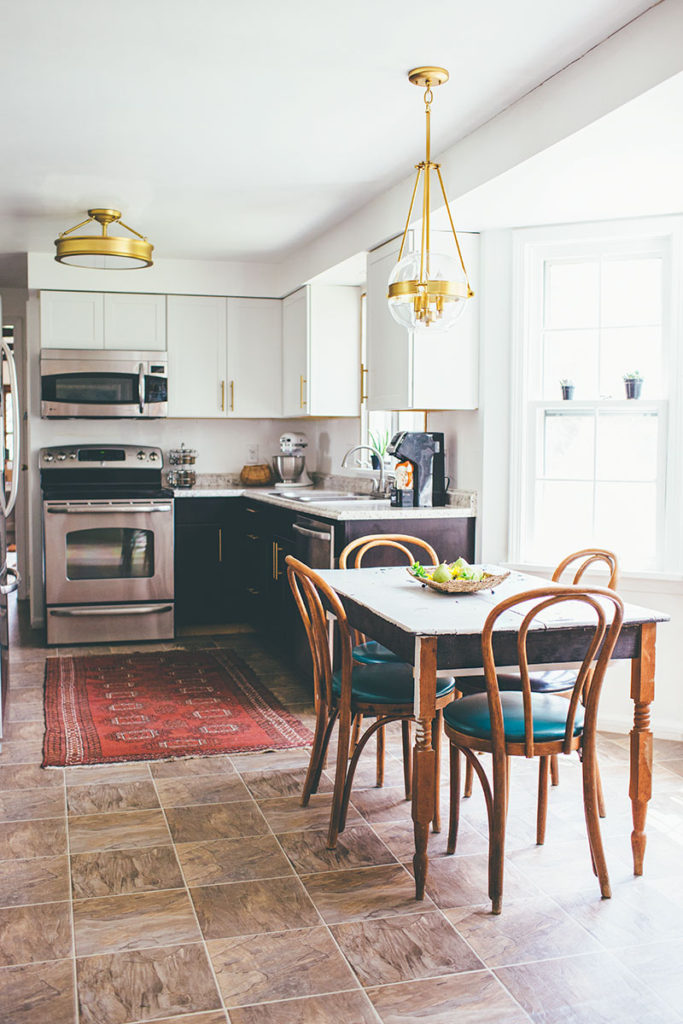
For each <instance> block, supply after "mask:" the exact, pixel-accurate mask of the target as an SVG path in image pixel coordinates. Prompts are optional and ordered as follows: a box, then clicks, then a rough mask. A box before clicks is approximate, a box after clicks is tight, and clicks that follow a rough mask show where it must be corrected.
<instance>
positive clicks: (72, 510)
mask: <svg viewBox="0 0 683 1024" xmlns="http://www.w3.org/2000/svg"><path fill="white" fill-rule="evenodd" d="M47 511H48V512H50V513H51V514H52V515H57V514H59V515H67V516H89V515H91V514H92V513H94V514H95V515H103V514H107V513H108V514H109V515H113V514H115V513H123V514H125V515H128V514H132V513H134V512H144V513H147V512H171V511H172V506H171V505H106V506H103V505H91V506H90V507H89V508H85V507H80V506H73V507H72V506H70V505H48V506H47Z"/></svg>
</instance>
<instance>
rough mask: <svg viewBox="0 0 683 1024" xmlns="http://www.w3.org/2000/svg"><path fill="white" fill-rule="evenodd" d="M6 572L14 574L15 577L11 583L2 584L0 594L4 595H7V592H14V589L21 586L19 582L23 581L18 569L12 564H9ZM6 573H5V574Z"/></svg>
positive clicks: (9, 574) (10, 574)
mask: <svg viewBox="0 0 683 1024" xmlns="http://www.w3.org/2000/svg"><path fill="white" fill-rule="evenodd" d="M5 573H6V574H7V575H8V576H14V579H13V580H12V582H11V583H3V584H2V585H0V594H2V596H3V597H6V596H7V594H13V593H14V591H15V590H17V588H18V587H19V584H20V583H21V576H20V575H19V573H18V572H17V570H16V569H14V568H13V567H12V566H11V565H8V566H7V567H6V568H5ZM5 573H3V575H5Z"/></svg>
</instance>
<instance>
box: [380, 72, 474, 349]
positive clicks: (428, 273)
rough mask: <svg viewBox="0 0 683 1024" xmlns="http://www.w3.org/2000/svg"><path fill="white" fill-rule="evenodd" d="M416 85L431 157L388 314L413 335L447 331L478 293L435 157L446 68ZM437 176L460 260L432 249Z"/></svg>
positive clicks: (416, 79) (420, 170)
mask: <svg viewBox="0 0 683 1024" xmlns="http://www.w3.org/2000/svg"><path fill="white" fill-rule="evenodd" d="M408 78H409V79H410V81H411V82H412V83H413V85H419V86H421V87H422V88H424V89H425V95H424V101H425V115H426V119H427V125H426V128H427V134H426V156H425V159H424V160H423V161H422V162H421V163H419V164H417V165H416V167H417V177H416V179H415V185H414V187H413V194H412V197H411V200H410V208H409V210H408V218H407V220H406V226H405V230H404V232H403V238H402V240H401V248H400V250H399V254H398V262H397V263H396V266H395V267H394V269H393V271H392V273H391V276H390V277H389V291H388V295H387V298H388V300H389V311H390V313H391V315H392V316H393V318H394V320H396V321H397V322H398V323H399V324H402V325H403V326H404V327H406V328H407V329H408V330H410V331H423V330H430V331H445V330H448V328H449V327H451V325H452V324H453V323H455V321H456V320H457V319H458V317H459V316H460V315H461V313H462V312H463V310H464V308H465V304H466V302H467V299H470V298H472V296H473V295H474V292H473V291H472V289H471V288H470V282H469V279H468V277H467V270H466V269H465V263H464V260H463V258H462V252H461V251H460V243H459V242H458V236H457V234H456V233H455V225H454V224H453V217H452V216H451V211H450V208H449V206H448V199H447V198H446V190H445V188H444V184H443V179H442V177H441V170H440V166H439V164H435V163H433V161H432V160H431V154H430V144H431V140H430V106H431V102H432V99H433V94H432V87H433V86H437V85H443V83H444V82H447V81H448V72H447V71H446V69H445V68H437V67H423V68H413V70H412V71H409V72H408ZM432 171H436V174H437V177H438V180H439V186H440V188H441V194H442V195H443V201H444V204H445V206H446V212H447V214H448V220H449V222H450V225H451V230H452V232H453V238H454V240H455V249H456V252H457V257H456V256H455V255H452V256H449V255H446V254H444V253H435V252H432V249H431V238H430V223H429V220H430V199H431V196H430V175H431V172H432ZM420 179H422V230H421V232H420V240H419V247H418V248H416V249H415V250H414V251H413V252H410V253H408V255H407V256H404V255H403V252H404V249H405V244H406V238H407V235H408V228H409V226H410V218H411V216H412V214H413V207H414V206H415V197H416V196H417V191H418V187H419V185H420Z"/></svg>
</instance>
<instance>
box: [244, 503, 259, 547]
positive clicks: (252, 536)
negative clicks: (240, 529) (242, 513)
mask: <svg viewBox="0 0 683 1024" xmlns="http://www.w3.org/2000/svg"><path fill="white" fill-rule="evenodd" d="M250 511H251V509H247V512H250ZM247 540H259V535H258V534H257V533H248V534H247Z"/></svg>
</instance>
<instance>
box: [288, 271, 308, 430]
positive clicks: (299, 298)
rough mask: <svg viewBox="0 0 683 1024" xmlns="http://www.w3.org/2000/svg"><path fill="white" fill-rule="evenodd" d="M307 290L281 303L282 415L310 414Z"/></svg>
mask: <svg viewBox="0 0 683 1024" xmlns="http://www.w3.org/2000/svg"><path fill="white" fill-rule="evenodd" d="M308 324H309V315H308V290H307V289H306V288H300V289H299V290H298V291H296V292H293V293H292V295H288V296H287V298H286V299H284V300H283V303H282V415H283V416H286V417H292V416H307V415H308V402H309V380H308V376H309V374H308Z"/></svg>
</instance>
